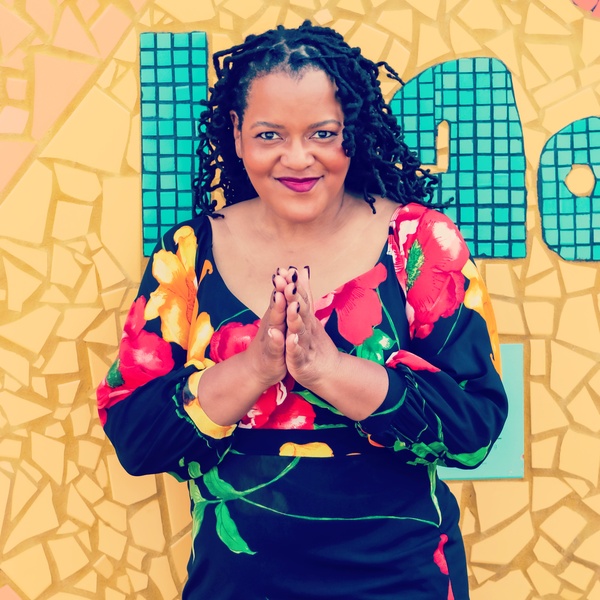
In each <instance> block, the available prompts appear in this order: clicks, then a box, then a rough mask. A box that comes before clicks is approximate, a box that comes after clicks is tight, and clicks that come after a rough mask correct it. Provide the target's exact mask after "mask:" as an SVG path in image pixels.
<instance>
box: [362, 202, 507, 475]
mask: <svg viewBox="0 0 600 600" xmlns="http://www.w3.org/2000/svg"><path fill="white" fill-rule="evenodd" d="M390 246H391V248H392V254H393V256H394V265H395V269H396V274H397V276H398V280H399V282H400V285H401V287H402V289H403V291H404V294H405V300H406V316H407V319H408V324H409V331H410V343H409V346H408V347H407V348H401V349H399V350H398V351H396V352H394V353H393V354H392V355H391V356H390V357H389V358H388V360H387V361H386V364H385V368H386V371H387V375H388V379H389V387H388V392H387V395H386V398H385V399H384V401H383V403H382V405H381V406H380V407H379V408H378V409H377V411H376V412H375V413H373V414H372V415H370V416H369V417H367V418H366V419H364V420H363V421H361V422H360V423H357V427H358V429H359V432H361V433H362V434H363V435H367V436H368V438H369V440H370V441H371V443H373V444H374V445H380V446H384V447H388V448H392V449H393V450H395V451H399V452H405V451H410V452H411V453H412V457H411V459H410V461H411V462H414V463H415V464H432V463H437V464H439V465H446V466H451V467H459V468H463V469H470V468H475V467H477V466H478V465H479V464H480V463H481V462H483V460H484V459H485V457H486V456H487V455H488V453H489V451H490V449H491V448H492V445H493V444H494V442H495V441H496V439H497V438H498V436H499V435H500V432H501V430H502V427H503V425H504V422H505V420H506V416H507V412H508V400H507V396H506V393H505V390H504V387H503V385H502V381H501V377H500V353H499V342H498V333H497V330H496V325H495V320H494V315H493V312H492V310H491V303H490V299H489V296H488V294H487V291H486V289H485V286H484V283H483V281H482V279H481V277H480V275H479V273H478V271H477V268H476V266H475V264H474V263H473V261H472V260H471V258H470V256H469V251H468V248H467V245H466V243H465V242H464V240H463V238H462V236H461V235H460V233H459V232H458V229H457V228H456V226H455V225H454V223H452V221H450V219H448V218H447V217H446V216H444V215H443V214H441V213H439V212H438V211H435V210H432V209H428V208H425V207H423V206H419V205H407V206H406V207H404V208H403V209H402V210H401V211H400V214H399V216H398V218H397V219H396V220H395V222H394V224H393V226H392V228H391V231H390Z"/></svg>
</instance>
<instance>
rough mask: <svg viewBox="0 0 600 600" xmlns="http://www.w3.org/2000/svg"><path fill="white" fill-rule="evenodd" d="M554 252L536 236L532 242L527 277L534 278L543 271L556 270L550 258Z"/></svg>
mask: <svg viewBox="0 0 600 600" xmlns="http://www.w3.org/2000/svg"><path fill="white" fill-rule="evenodd" d="M550 256H552V253H551V252H550V250H549V249H548V247H547V246H546V245H544V244H542V242H541V241H540V240H538V239H537V238H534V239H533V240H532V243H531V250H530V252H529V262H528V264H527V277H528V278H532V277H535V276H536V275H540V274H541V273H546V272H547V271H551V270H554V264H553V262H552V261H551V260H550Z"/></svg>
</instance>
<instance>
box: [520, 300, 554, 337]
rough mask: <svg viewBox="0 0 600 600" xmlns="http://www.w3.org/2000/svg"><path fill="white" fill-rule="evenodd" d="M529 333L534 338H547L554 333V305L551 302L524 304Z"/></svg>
mask: <svg viewBox="0 0 600 600" xmlns="http://www.w3.org/2000/svg"><path fill="white" fill-rule="evenodd" d="M523 310H524V312H525V321H526V323H527V331H528V332H529V334H530V335H533V336H540V335H541V336H547V335H552V333H553V332H554V327H555V324H554V312H555V308H554V304H551V303H550V302H523Z"/></svg>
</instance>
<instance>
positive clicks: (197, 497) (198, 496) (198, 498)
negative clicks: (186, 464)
mask: <svg viewBox="0 0 600 600" xmlns="http://www.w3.org/2000/svg"><path fill="white" fill-rule="evenodd" d="M188 488H189V490H190V498H191V499H192V500H193V501H194V504H196V503H198V502H203V501H204V498H203V497H202V493H201V492H200V488H199V487H198V485H197V484H196V482H195V481H194V480H193V479H190V480H189V484H188Z"/></svg>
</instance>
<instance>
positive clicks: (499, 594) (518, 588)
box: [471, 570, 532, 600]
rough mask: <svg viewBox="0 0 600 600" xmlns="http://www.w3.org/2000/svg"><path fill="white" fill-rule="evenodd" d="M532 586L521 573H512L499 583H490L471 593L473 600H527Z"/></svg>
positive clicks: (498, 581)
mask: <svg viewBox="0 0 600 600" xmlns="http://www.w3.org/2000/svg"><path fill="white" fill-rule="evenodd" d="M531 591H532V588H531V584H530V583H529V581H528V580H527V578H526V577H525V575H524V574H523V573H522V572H521V571H514V570H513V571H510V572H509V573H508V574H507V575H505V576H504V577H502V578H501V579H498V580H497V581H488V582H486V583H485V584H484V585H483V586H481V587H480V588H478V589H476V590H474V591H473V592H472V593H471V600H507V598H510V600H527V599H528V598H529V597H530V593H531Z"/></svg>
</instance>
